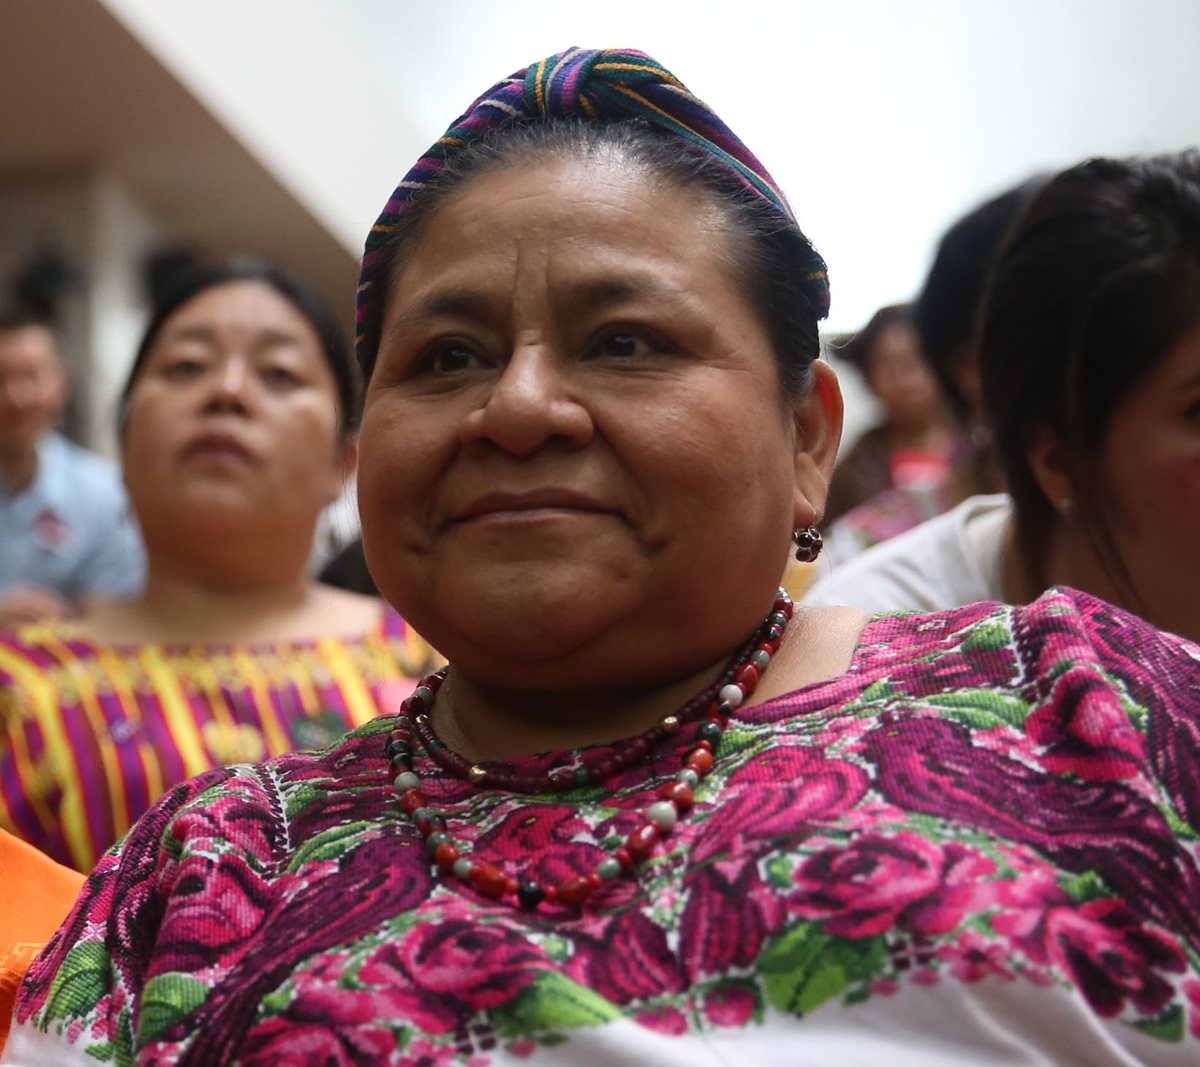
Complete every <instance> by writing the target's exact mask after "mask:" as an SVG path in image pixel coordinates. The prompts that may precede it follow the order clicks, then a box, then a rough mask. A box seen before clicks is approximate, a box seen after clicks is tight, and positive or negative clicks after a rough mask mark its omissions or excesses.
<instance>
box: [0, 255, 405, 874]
mask: <svg viewBox="0 0 1200 1067" xmlns="http://www.w3.org/2000/svg"><path fill="white" fill-rule="evenodd" d="M356 382H357V377H356V375H355V373H354V368H353V364H352V362H351V359H350V356H349V353H348V351H347V348H346V345H345V342H344V341H343V340H342V339H341V336H340V334H339V330H338V327H337V323H336V320H334V319H333V317H332V316H331V314H330V312H329V311H328V310H327V309H326V308H325V307H324V306H323V305H322V304H321V303H320V302H319V301H318V299H317V298H316V297H315V296H314V295H313V294H311V293H310V292H309V291H308V290H307V289H305V288H304V287H302V286H301V285H299V284H298V283H297V282H295V281H293V280H291V279H290V278H288V277H287V276H285V275H284V274H282V273H280V272H279V271H277V270H275V269H273V268H270V267H267V266H265V265H259V264H254V263H240V264H237V263H235V264H232V265H227V266H222V267H217V268H212V269H209V270H207V271H205V272H204V273H201V274H198V275H196V276H195V277H194V278H192V279H191V281H190V282H189V283H188V284H187V285H185V286H184V287H183V288H181V289H180V290H179V291H177V292H176V293H175V294H174V296H173V297H172V298H171V299H170V300H168V301H167V302H165V303H164V304H163V305H162V306H161V307H160V308H159V309H158V311H157V313H156V314H155V316H154V318H153V321H152V322H151V323H150V325H149V327H148V329H147V331H146V334H145V337H144V338H143V341H142V344H141V346H140V348H139V350H138V353H137V358H136V360H135V362H134V366H133V369H132V371H131V372H130V375H129V379H128V382H127V384H126V387H125V390H124V394H123V398H122V409H121V451H122V459H123V464H124V475H125V483H126V486H127V487H128V490H129V495H130V499H131V502H132V504H133V507H134V510H135V512H136V514H137V519H138V522H139V524H140V526H141V529H142V534H143V537H144V539H145V543H146V549H147V555H148V566H149V573H148V579H147V583H146V586H145V589H144V591H143V592H142V593H141V595H139V596H138V597H136V598H135V599H132V600H128V601H120V602H117V601H113V602H106V603H102V604H96V605H94V606H93V607H92V608H90V609H89V610H88V611H87V612H86V613H85V614H84V615H83V616H82V617H81V618H78V619H75V620H72V621H70V622H58V621H54V622H51V621H47V622H44V623H40V624H34V625H30V626H27V627H25V628H23V629H21V630H19V631H17V632H16V633H14V634H9V635H5V636H4V637H2V638H0V731H2V732H0V826H3V827H4V828H5V829H8V830H10V831H11V832H13V833H15V834H16V835H17V836H19V837H22V838H24V839H25V840H26V841H29V842H31V843H33V844H34V845H36V846H37V847H38V848H40V849H42V850H44V851H45V852H47V853H48V854H49V855H51V856H53V857H54V858H55V859H57V860H59V861H60V862H62V863H66V864H70V865H72V866H74V867H76V868H78V869H79V870H84V871H86V870H89V869H90V868H91V867H92V866H93V865H94V864H95V862H96V859H97V858H98V857H99V856H100V854H101V853H102V852H103V851H104V850H105V849H106V848H108V846H109V845H111V844H112V843H113V842H114V841H116V840H117V838H119V837H120V836H121V835H122V834H124V833H125V832H126V831H127V830H128V829H129V827H130V826H132V825H133V823H134V822H135V821H136V820H137V818H138V817H139V816H140V815H141V814H142V813H143V812H144V811H145V810H146V809H147V808H149V807H150V805H151V804H153V803H154V802H155V801H156V800H157V799H158V797H159V796H160V795H161V794H162V793H163V792H164V791H165V790H167V789H169V788H170V787H171V786H173V785H175V784H176V783H177V782H181V781H183V780H184V779H186V778H190V777H192V776H193V775H195V774H199V773H201V772H203V771H206V770H208V769H210V768H211V767H216V766H220V765H222V764H226V763H233V762H238V761H245V760H257V759H262V758H264V757H265V756H268V755H278V754H280V753H283V752H289V751H291V750H293V749H295V748H303V747H312V746H320V745H324V744H328V743H329V741H331V740H333V739H334V738H336V737H338V736H340V735H341V734H342V733H344V732H345V731H346V730H348V729H350V728H352V727H354V726H358V725H361V724H362V723H364V722H367V721H368V720H370V719H371V718H373V717H374V716H375V715H376V714H377V713H378V705H377V703H376V697H377V695H378V692H379V689H380V687H381V686H383V685H385V684H387V683H389V682H390V681H393V680H398V679H403V678H405V677H411V676H413V675H414V674H416V676H417V677H419V672H420V671H421V670H422V668H425V667H426V666H427V665H428V662H427V661H428V656H427V648H426V646H425V645H424V643H423V642H421V641H420V640H419V639H417V638H416V637H415V635H413V634H412V632H411V631H410V630H408V628H407V627H406V626H405V624H404V623H403V621H402V620H401V619H399V618H398V617H397V616H396V614H395V613H394V612H392V611H390V610H385V609H383V608H382V607H381V605H380V602H379V601H378V600H375V599H373V598H368V597H360V596H354V595H352V594H348V593H342V592H340V591H336V590H332V589H329V588H328V587H325V586H321V585H317V584H316V583H314V582H312V581H310V580H309V578H308V576H307V565H308V559H309V553H310V550H311V546H312V537H313V529H314V525H315V523H316V521H317V517H318V515H319V514H320V511H321V509H322V508H323V507H324V506H325V505H326V504H327V503H328V502H329V501H330V500H331V499H333V498H334V497H335V496H336V495H337V494H338V492H339V490H340V487H341V484H342V482H343V480H344V478H345V477H346V475H347V473H349V472H351V471H352V470H353V466H354V461H355V445H354V443H353V441H352V436H351V434H352V431H353V428H354V426H355V422H356V417H357V394H356V387H357V386H356Z"/></svg>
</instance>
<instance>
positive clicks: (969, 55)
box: [326, 0, 1200, 329]
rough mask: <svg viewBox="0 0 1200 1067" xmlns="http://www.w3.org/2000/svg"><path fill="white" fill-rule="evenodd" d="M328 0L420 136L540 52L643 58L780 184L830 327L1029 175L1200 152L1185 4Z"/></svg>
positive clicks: (899, 292)
mask: <svg viewBox="0 0 1200 1067" xmlns="http://www.w3.org/2000/svg"><path fill="white" fill-rule="evenodd" d="M326 2H327V3H329V4H330V5H334V4H336V6H337V8H338V11H339V15H340V18H341V19H343V20H345V22H347V23H348V24H353V26H354V27H355V30H354V33H355V35H356V36H357V38H358V40H359V42H360V45H361V47H362V48H363V50H364V52H365V54H366V55H367V56H368V57H369V58H370V59H371V60H372V65H373V67H374V73H375V75H376V77H378V78H380V79H382V80H385V81H386V83H387V84H388V85H389V86H390V88H391V91H392V92H393V93H394V94H395V99H396V101H397V102H398V103H399V104H400V105H401V106H402V107H404V108H405V109H406V112H407V114H408V117H409V118H410V119H411V122H412V124H413V125H414V126H415V127H416V129H417V130H418V131H419V132H420V133H421V134H422V136H423V140H424V141H425V142H431V141H432V140H433V139H434V138H435V137H436V136H437V135H438V134H440V133H441V131H442V130H443V129H444V128H445V126H446V125H448V123H449V122H450V120H452V119H453V118H454V117H455V116H456V115H457V114H458V113H459V112H460V111H462V110H463V109H464V108H465V107H466V105H467V104H468V103H469V102H470V101H471V100H472V99H473V98H474V97H475V96H477V95H478V94H479V93H480V92H481V91H482V90H483V89H485V88H486V87H487V86H488V85H489V84H490V83H491V82H493V81H495V80H497V79H498V78H499V77H501V76H503V75H505V74H508V73H510V72H511V71H513V70H515V69H517V68H519V67H522V66H524V65H525V64H526V63H528V62H529V61H531V60H533V59H537V58H541V57H542V56H544V55H547V54H549V53H551V52H554V51H559V50H561V49H562V48H564V47H566V46H568V45H572V44H577V45H583V46H588V47H609V46H622V47H637V48H641V49H643V50H645V51H648V52H649V53H650V54H651V55H653V56H654V57H655V58H656V59H659V60H660V61H661V62H663V63H665V64H666V65H667V66H668V67H669V68H670V69H671V70H672V71H674V72H675V73H676V74H677V75H678V76H679V77H680V78H682V79H683V81H684V82H685V83H686V84H687V85H688V86H689V87H690V88H691V89H692V90H693V91H694V92H696V93H697V94H698V95H699V96H701V97H702V98H703V99H705V100H706V101H707V102H708V103H709V104H710V105H712V106H713V107H714V108H716V110H717V111H718V113H719V114H720V115H721V116H722V117H723V118H724V119H725V120H726V121H727V122H728V123H729V125H730V126H732V127H733V129H734V130H735V131H737V132H738V134H739V136H741V137H742V139H743V140H744V141H746V143H747V144H748V145H749V146H750V147H751V149H752V150H753V151H754V152H755V153H756V154H757V155H758V156H759V157H760V158H761V159H762V160H763V162H764V163H765V164H766V165H767V167H768V169H770V170H771V171H772V173H773V174H774V176H775V177H776V179H777V180H778V181H779V182H780V184H781V185H782V186H783V188H784V190H785V191H786V192H787V194H788V196H789V198H790V199H791V201H792V204H793V206H794V207H795V209H796V212H797V214H798V215H799V217H800V220H801V224H802V225H803V226H804V228H805V229H806V230H807V231H808V233H809V235H810V236H811V237H812V238H813V240H814V241H815V243H816V244H817V247H818V248H819V249H820V250H821V251H822V253H823V254H824V255H825V257H826V259H827V260H828V261H829V265H830V271H831V276H832V283H833V310H832V314H831V319H830V325H831V327H833V328H835V329H853V328H855V327H857V326H860V325H862V323H863V322H865V320H866V318H867V317H868V316H869V315H870V314H871V312H872V311H873V310H874V309H875V308H876V307H878V306H880V305H882V304H886V303H891V302H893V301H895V300H899V299H904V298H906V297H908V296H910V295H912V293H913V292H914V290H915V289H916V288H917V286H918V285H919V283H920V280H921V278H922V276H923V273H924V270H925V267H926V266H927V262H928V258H929V256H930V254H931V251H932V247H933V245H934V242H935V240H936V238H937V236H938V234H939V233H940V232H941V230H942V229H943V228H944V227H945V226H946V225H947V224H948V223H949V222H951V221H953V219H954V218H955V217H956V216H957V215H958V214H960V213H961V212H962V211H964V210H965V209H967V208H968V207H970V206H971V205H972V204H973V203H975V202H977V201H979V200H981V199H982V198H984V197H985V196H987V195H989V194H991V193H993V192H996V191H999V190H1000V189H1001V188H1003V187H1005V186H1006V185H1008V184H1011V183H1013V182H1015V181H1017V180H1019V179H1021V178H1023V177H1024V176H1026V175H1027V174H1029V173H1031V172H1032V171H1034V170H1037V169H1041V168H1050V167H1058V166H1061V165H1064V164H1067V163H1070V162H1072V161H1074V160H1076V159H1078V158H1081V157H1083V156H1085V155H1089V154H1096V153H1129V152H1143V151H1148V150H1152V149H1165V148H1178V147H1182V146H1184V145H1187V144H1191V143H1196V142H1200V62H1198V61H1197V57H1198V56H1200V2H1197V0H1003V2H1001V3H994V2H992V3H986V2H984V0H832V2H831V0H821V2H816V0H792V2H782V0H776V2H773V0H688V2H686V3H681V2H670V3H667V2H661V0H660V2H655V0H609V2H608V3H607V4H604V5H594V4H589V5H582V4H581V5H565V4H564V5H551V4H546V3H544V2H537V3H535V2H534V0H509V2H508V3H504V4H496V3H491V2H485V0H446V2H443V3H440V4H424V3H415V2H406V0H326ZM406 147H411V146H406V145H405V144H403V143H402V141H401V140H400V139H397V140H396V143H395V149H396V153H395V156H396V164H395V175H394V177H396V178H399V177H400V174H401V172H402V171H403V170H404V169H405V167H406V166H407V165H408V163H410V162H411V161H412V160H411V158H410V157H415V155H416V154H417V152H419V151H421V150H423V149H424V147H425V145H424V144H421V145H418V146H416V150H415V151H409V152H408V154H407V155H406V154H405V152H404V149H405V148H406ZM381 206H382V205H381Z"/></svg>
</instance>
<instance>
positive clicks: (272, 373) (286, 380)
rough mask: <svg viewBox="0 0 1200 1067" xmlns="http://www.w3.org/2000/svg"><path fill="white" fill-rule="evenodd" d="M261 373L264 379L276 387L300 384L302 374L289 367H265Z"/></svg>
mask: <svg viewBox="0 0 1200 1067" xmlns="http://www.w3.org/2000/svg"><path fill="white" fill-rule="evenodd" d="M261 373H262V377H263V381H265V382H266V383H267V384H268V385H270V386H272V387H273V388H276V389H290V388H293V387H294V386H297V385H299V384H300V376H299V375H298V374H296V372H295V371H293V370H291V369H290V368H289V367H283V366H274V367H264V368H263V369H262V372H261Z"/></svg>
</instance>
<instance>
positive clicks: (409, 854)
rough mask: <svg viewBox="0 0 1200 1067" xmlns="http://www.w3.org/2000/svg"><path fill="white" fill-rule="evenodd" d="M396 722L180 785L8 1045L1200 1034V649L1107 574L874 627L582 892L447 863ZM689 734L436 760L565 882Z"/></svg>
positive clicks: (807, 1052) (618, 1049)
mask: <svg viewBox="0 0 1200 1067" xmlns="http://www.w3.org/2000/svg"><path fill="white" fill-rule="evenodd" d="M388 725H389V720H388V719H386V718H385V719H383V720H380V721H378V722H374V723H371V724H369V725H367V726H365V727H363V728H361V729H359V730H357V731H356V732H355V733H353V734H351V735H349V736H348V737H347V738H346V739H344V740H343V741H342V742H340V743H338V744H337V745H335V746H333V747H331V748H329V749H327V750H325V751H323V752H321V753H317V754H296V755H291V756H284V757H282V758H279V759H276V760H272V761H271V762H269V763H265V764H261V765H258V766H245V767H234V768H225V769H221V770H217V771H213V772H211V773H209V774H207V775H205V776H203V777H201V778H197V779H195V780H193V781H191V782H188V783H186V784H184V785H182V786H179V787H177V788H176V789H175V790H173V791H172V792H171V793H169V794H168V795H167V796H166V797H165V798H164V799H163V800H162V801H161V802H160V803H159V804H158V805H157V806H156V807H155V808H154V809H153V810H152V811H151V812H150V813H149V814H148V815H147V816H146V817H145V818H143V819H142V820H141V822H140V823H139V824H138V825H137V826H136V827H135V828H134V830H133V831H132V832H131V833H130V835H129V836H128V837H127V838H126V839H125V840H124V841H123V842H122V843H121V844H120V845H118V846H117V847H116V848H115V849H114V850H113V851H112V852H110V853H109V854H108V855H107V856H106V857H105V858H104V859H103V860H102V861H101V863H100V865H99V866H98V867H97V868H96V870H95V871H94V872H93V874H92V875H91V878H90V880H89V882H88V884H87V887H86V889H85V891H84V893H83V895H82V897H81V899H80V900H79V902H78V904H77V905H76V907H75V910H74V911H73V913H72V914H71V916H70V917H69V919H68V920H67V922H66V923H65V925H64V926H63V928H62V929H61V930H60V931H59V933H58V934H57V935H56V937H55V939H54V940H53V941H52V942H51V943H50V945H49V946H48V947H47V949H46V951H45V952H44V953H43V955H42V956H41V957H40V959H39V960H38V962H37V963H36V964H35V965H34V967H33V969H32V970H31V971H30V973H29V976H28V978H27V979H26V982H25V985H24V987H23V988H22V990H21V994H20V997H19V1001H18V1006H17V1015H16V1025H15V1027H14V1031H13V1037H12V1039H11V1041H10V1045H9V1049H8V1051H7V1052H6V1054H5V1055H6V1056H11V1057H13V1059H12V1062H55V1063H59V1064H73V1063H77V1062H78V1063H89V1064H97V1063H112V1064H121V1065H124V1064H133V1063H137V1064H151V1063H152V1064H192V1065H204V1067H211V1065H214V1064H224V1063H232V1062H237V1063H240V1064H247V1065H250V1064H253V1065H268V1064H269V1065H279V1064H336V1065H341V1064H376V1063H378V1064H397V1065H406V1067H428V1065H434V1064H468V1065H470V1067H490V1065H493V1064H512V1063H539V1064H541V1063H581V1064H593V1063H594V1064H617V1063H630V1062H639V1063H655V1064H660V1063H672V1064H673V1063H679V1064H684V1063H686V1064H689V1065H695V1064H710V1063H712V1064H715V1063H733V1062H737V1063H753V1064H755V1065H756V1067H758V1065H761V1064H770V1063H780V1064H784V1063H786V1064H796V1063H813V1064H816V1063H834V1062H840V1063H850V1062H854V1063H859V1062H871V1063H888V1064H894V1063H904V1064H908V1063H912V1064H916V1063H923V1064H942V1063H944V1064H950V1063H976V1062H988V1063H1060V1062H1061V1063H1066V1062H1070V1063H1089V1064H1092V1063H1095V1064H1102V1063H1140V1062H1146V1063H1181V1064H1182V1063H1194V1062H1197V1060H1198V1059H1200V865H1198V855H1197V834H1198V832H1200V650H1198V649H1197V648H1196V647H1195V646H1192V645H1189V644H1188V643H1187V642H1185V641H1183V640H1181V639H1179V638H1175V637H1172V636H1170V635H1165V634H1162V633H1159V632H1157V631H1155V630H1153V629H1151V628H1150V627H1148V626H1147V625H1146V624H1145V623H1142V622H1140V621H1139V620H1137V619H1134V618H1132V617H1131V616H1128V615H1126V614H1123V613H1121V612H1119V611H1117V610H1116V609H1114V608H1112V607H1110V606H1109V605H1107V604H1103V603H1101V602H1100V601H1097V600H1094V599H1091V598H1089V597H1087V596H1085V595H1082V594H1079V593H1075V592H1072V591H1062V592H1056V593H1052V594H1048V595H1047V596H1045V597H1043V598H1042V599H1041V600H1039V601H1037V602H1036V603H1035V604H1032V605H1030V606H1028V607H1025V608H1010V607H1003V606H998V605H994V604H993V605H986V604H984V605H973V606H970V607H967V608H962V609H959V610H955V611H951V612H945V613H939V614H936V615H910V616H885V617H879V618H876V619H874V620H872V621H871V622H870V623H869V624H868V626H867V628H866V630H865V631H864V633H863V636H862V638H861V641H860V644H859V647H858V649H857V651H856V653H855V657H854V661H853V665H852V668H851V670H850V671H849V673H847V674H846V675H844V676H842V677H841V678H838V679H835V680H832V681H829V682H825V683H821V684H818V685H814V686H810V687H807V688H805V689H802V690H799V691H797V692H794V693H791V694H789V695H788V696H786V697H783V698H780V699H777V700H774V701H771V702H768V703H765V704H761V705H758V706H755V707H752V708H749V709H747V710H745V711H744V712H742V713H741V715H740V716H739V717H738V718H736V719H735V720H734V721H733V722H732V723H731V727H730V729H729V730H728V731H727V732H726V734H725V736H724V737H723V739H722V741H721V743H720V746H719V748H718V752H717V763H716V767H715V769H714V771H713V773H712V774H711V775H710V776H709V777H708V778H706V779H705V780H704V781H703V783H702V784H701V787H700V789H699V790H698V793H697V804H696V807H695V809H693V811H692V812H691V813H689V814H688V816H687V817H685V818H683V819H682V820H681V821H680V824H679V826H678V827H677V828H676V830H675V831H674V832H673V833H672V834H671V835H670V836H669V837H668V838H667V839H666V840H665V841H664V842H663V843H662V844H660V846H659V850H658V851H657V852H656V853H655V854H654V856H653V857H652V859H651V860H650V862H649V863H648V864H647V865H646V866H645V867H644V868H642V870H641V871H640V874H639V876H638V878H637V879H636V880H632V879H629V880H624V881H621V880H618V881H617V882H614V883H611V884H610V886H609V887H608V888H607V889H606V890H605V891H604V892H602V893H600V894H599V895H597V896H596V897H594V898H593V899H592V901H591V902H590V903H589V905H588V906H587V907H586V908H585V909H584V910H583V911H573V910H571V909H568V908H566V907H559V908H547V907H545V906H543V908H542V909H540V910H539V911H537V912H534V913H530V912H524V911H521V910H519V909H517V908H515V907H510V906H509V905H508V904H505V903H498V902H495V901H491V900H487V899H485V898H483V897H480V896H478V895H477V894H476V893H474V891H473V890H471V889H470V888H469V887H467V886H465V885H464V884H462V883H459V882H456V881H447V880H445V879H443V878H442V877H441V876H439V875H435V874H434V873H433V872H432V871H431V868H430V866H429V864H428V862H427V860H426V857H425V855H424V854H423V846H422V843H421V840H420V838H419V837H418V835H417V834H416V832H415V830H413V829H412V827H411V826H410V825H409V823H408V822H407V820H406V819H405V818H404V817H403V816H402V815H401V814H400V813H399V811H398V809H397V806H396V802H395V799H394V796H393V793H392V791H391V788H390V783H389V772H388V769H387V764H386V761H385V759H384V755H383V749H384V739H385V735H386V732H387V729H388ZM689 736H690V731H684V732H683V733H681V735H680V736H679V737H678V738H676V739H675V740H674V741H673V742H672V744H671V745H670V746H669V747H668V749H667V750H664V751H662V752H659V753H657V754H656V757H655V758H654V760H653V761H652V762H651V763H650V764H649V765H646V766H642V767H639V768H637V769H636V770H631V771H628V772H626V773H624V774H623V775H621V776H620V777H618V778H617V779H615V780H613V781H610V782H607V783H605V787H604V788H602V789H601V788H592V787H585V788H581V789H578V790H576V791H574V792H569V793H564V794H560V795H558V796H553V797H544V798H529V797H524V796H514V795H510V794H502V793H481V792H479V791H477V790H475V789H474V788H473V787H470V786H467V785H465V784H463V783H461V782H458V781H456V780H453V779H450V778H448V777H446V776H445V775H444V774H442V773H440V772H439V771H437V769H436V767H435V765H434V764H432V763H431V762H430V761H429V760H428V759H425V758H422V759H421V761H420V764H419V766H420V772H421V774H422V777H423V779H424V780H425V782H427V783H428V784H427V788H426V792H427V794H428V795H429V796H430V798H431V803H432V804H433V805H434V806H435V807H437V808H438V809H439V810H441V811H442V812H444V813H445V814H446V815H447V818H448V821H449V829H450V832H451V833H452V835H453V836H454V838H455V839H456V840H458V841H460V842H465V843H467V844H469V845H470V846H471V847H472V848H473V849H475V850H476V851H477V852H478V853H479V854H480V855H481V856H482V857H485V858H488V859H490V860H492V861H493V862H497V863H499V864H500V865H501V866H503V867H504V868H506V869H507V870H508V871H509V872H510V873H513V874H520V873H522V872H524V871H533V872H534V873H536V875H537V876H538V877H539V878H541V879H544V880H547V881H557V880H559V879H562V878H563V877H566V876H568V875H573V874H580V873H586V872H588V871H590V870H592V869H594V868H595V865H596V863H597V862H598V860H599V859H600V858H602V857H603V856H604V855H605V854H606V852H607V851H608V850H609V849H611V848H612V847H613V846H614V845H615V844H616V843H618V842H619V841H620V840H621V839H622V838H623V836H624V835H625V834H626V833H627V832H628V831H629V830H630V829H631V827H632V826H633V825H634V824H636V822H637V820H638V818H639V816H638V811H639V809H640V808H641V807H643V806H644V804H645V800H646V797H647V794H648V791H649V790H651V789H653V788H654V787H656V786H657V785H658V784H659V783H661V782H662V781H665V780H667V779H668V778H669V777H670V776H672V775H673V773H674V771H675V770H676V769H677V767H678V765H679V759H680V756H681V754H682V753H683V752H685V751H687V750H688V747H689V746H688V741H689ZM676 742H677V743H676ZM578 758H580V754H578V753H567V754H564V753H558V754H552V755H548V756H544V757H537V758H536V760H531V761H528V762H555V761H572V760H577V759H578ZM38 1056H41V1057H43V1058H42V1059H41V1060H40V1061H39V1060H37V1059H36V1057H38ZM21 1057H26V1058H25V1059H22V1058H21ZM6 1062H7V1060H6Z"/></svg>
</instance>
